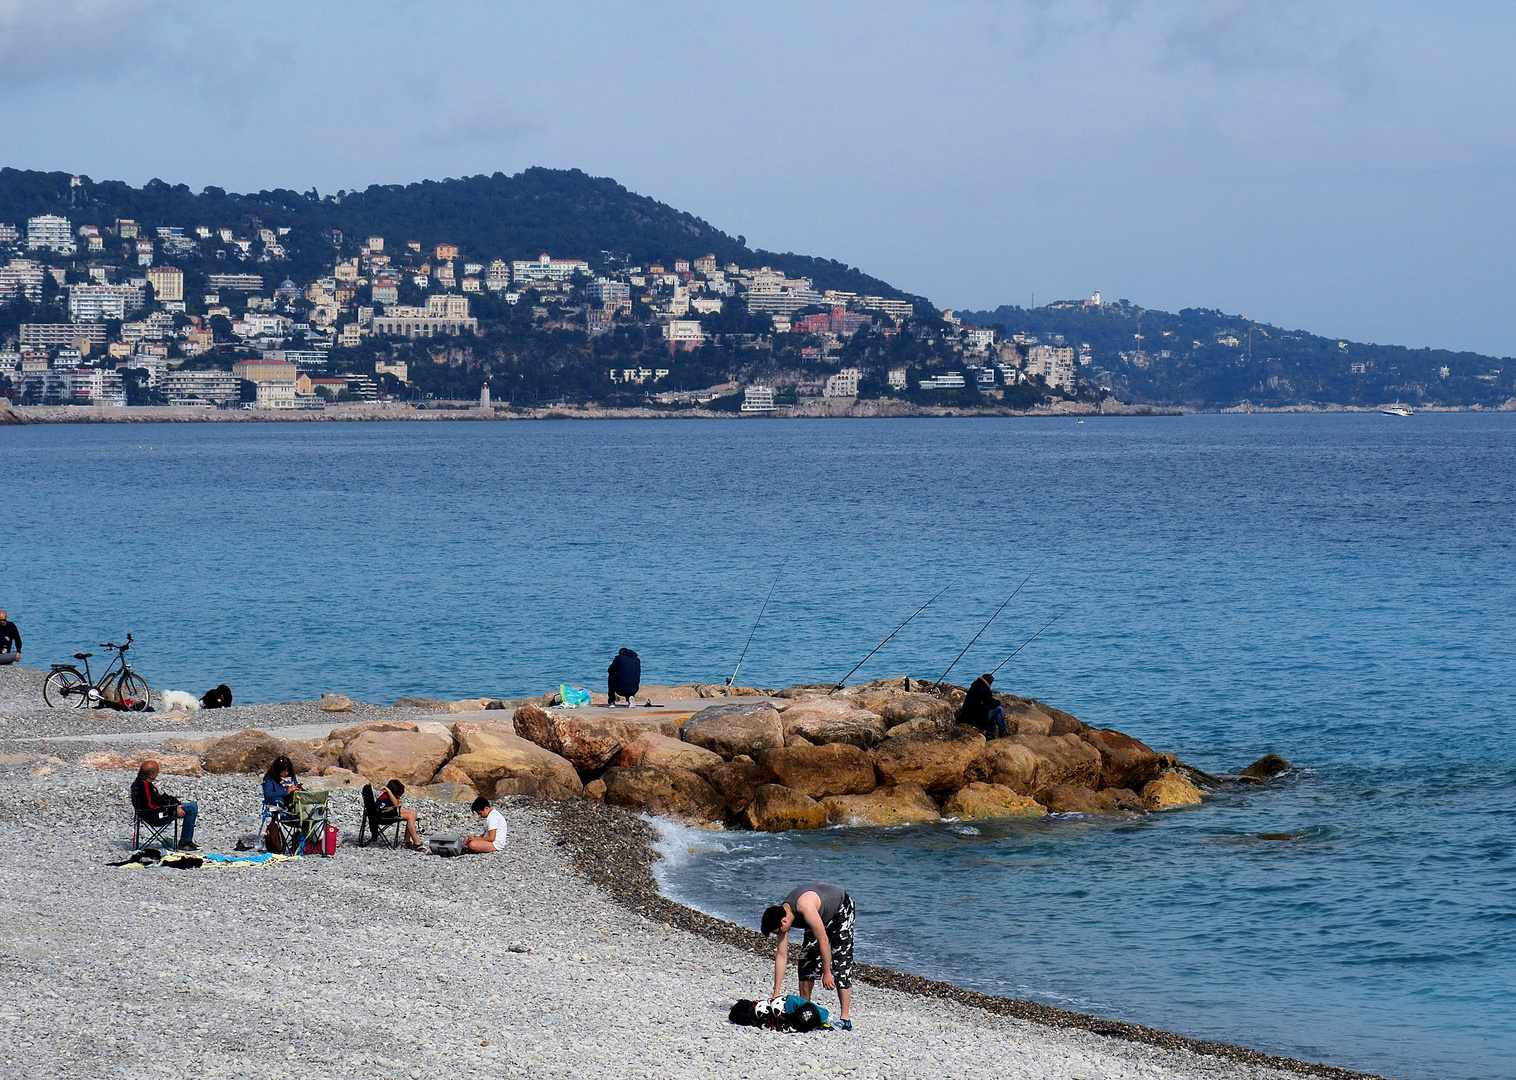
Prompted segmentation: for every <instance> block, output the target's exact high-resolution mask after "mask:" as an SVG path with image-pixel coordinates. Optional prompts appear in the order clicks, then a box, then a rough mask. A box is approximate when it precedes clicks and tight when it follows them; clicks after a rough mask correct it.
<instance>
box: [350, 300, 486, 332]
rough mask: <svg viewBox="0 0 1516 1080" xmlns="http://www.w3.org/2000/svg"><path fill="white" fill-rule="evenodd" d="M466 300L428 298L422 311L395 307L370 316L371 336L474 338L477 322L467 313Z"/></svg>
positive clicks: (413, 308)
mask: <svg viewBox="0 0 1516 1080" xmlns="http://www.w3.org/2000/svg"><path fill="white" fill-rule="evenodd" d="M468 304H469V301H468V297H466V296H459V295H444V296H432V297H428V298H427V302H426V307H424V308H423V307H413V306H411V305H408V304H396V305H394V306H393V307H390V308H388V309H387V310H386V311H385V313H384V314H383V315H382V316H380V315H376V316H374V321H373V332H374V333H375V334H377V335H379V336H381V337H405V338H432V337H442V336H449V335H451V336H457V335H459V334H477V333H478V332H479V320H478V319H475V318H473V317H471V316H470V315H469V313H468Z"/></svg>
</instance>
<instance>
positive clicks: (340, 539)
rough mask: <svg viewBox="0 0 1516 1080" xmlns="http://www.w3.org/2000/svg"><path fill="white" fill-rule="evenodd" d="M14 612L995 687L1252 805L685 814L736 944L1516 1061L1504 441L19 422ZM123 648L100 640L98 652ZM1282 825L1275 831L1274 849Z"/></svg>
mask: <svg viewBox="0 0 1516 1080" xmlns="http://www.w3.org/2000/svg"><path fill="white" fill-rule="evenodd" d="M0 455H3V457H0V460H3V466H0V568H3V569H0V574H3V576H0V607H4V608H6V609H8V610H9V612H10V614H11V617H12V618H13V619H14V620H15V621H16V622H17V623H18V624H19V625H20V627H21V629H22V631H23V633H24V634H25V637H26V660H27V662H29V663H31V664H35V665H38V666H45V665H46V664H47V663H48V662H49V661H54V660H63V659H65V658H67V657H68V655H69V654H70V653H72V652H74V651H75V650H76V649H83V648H86V647H89V646H92V645H94V644H97V643H98V642H101V641H105V640H108V639H112V638H115V639H119V638H120V637H121V636H122V635H123V634H125V633H126V632H127V631H132V632H133V633H134V634H136V636H137V640H138V642H139V644H140V650H139V652H138V654H137V657H136V661H137V664H138V666H139V668H140V670H142V672H143V673H144V674H145V675H146V676H147V677H148V679H149V681H150V682H151V683H152V685H153V686H155V687H159V688H169V689H185V690H191V691H196V692H200V691H203V690H205V689H206V688H208V687H210V686H213V685H215V684H216V683H218V682H223V681H224V682H227V683H229V684H230V685H231V687H232V689H233V691H234V692H235V693H236V695H237V697H238V699H239V700H246V701H256V700H280V699H288V698H310V697H314V696H315V695H316V694H318V693H319V692H320V691H323V690H335V691H341V692H344V693H347V694H350V695H352V696H353V697H355V698H359V699H362V700H366V701H376V702H388V701H392V700H394V699H395V698H397V697H400V696H403V695H407V694H427V695H441V696H453V697H462V696H465V695H467V696H474V695H480V694H494V695H514V694H522V693H540V692H542V691H543V690H545V689H547V688H548V687H549V686H555V685H556V684H557V683H559V682H563V681H572V682H576V683H579V684H581V685H598V684H599V681H600V680H601V679H602V678H603V674H602V673H603V671H604V669H605V665H606V663H607V662H608V660H609V658H610V656H611V655H612V654H613V653H614V652H615V650H616V648H617V647H619V646H622V645H630V646H631V647H633V648H635V649H637V650H638V651H639V652H640V653H641V654H642V657H643V664H644V673H645V674H644V678H645V681H647V682H649V683H653V682H675V681H681V680H686V679H700V680H708V681H719V680H720V679H721V678H723V677H724V676H725V675H727V674H729V673H730V672H731V669H732V666H733V665H734V664H735V663H736V661H737V656H738V653H739V652H740V651H741V649H742V645H743V642H744V640H745V639H746V638H747V635H748V632H749V630H750V629H751V626H752V620H753V618H754V616H755V615H756V614H757V611H758V607H759V605H760V604H761V602H762V599H763V596H764V594H765V592H767V590H768V588H769V586H770V585H771V584H772V583H773V582H774V580H775V577H776V575H777V577H778V588H777V591H776V592H775V595H774V600H773V602H772V604H771V605H770V607H769V611H768V614H767V615H766V616H765V617H764V620H763V622H762V624H761V625H760V626H759V628H758V631H757V634H756V636H755V637H754V639H753V643H752V648H751V650H750V652H749V653H748V656H747V660H746V663H745V664H744V667H743V671H742V679H741V681H743V682H748V683H756V684H758V685H771V686H777V685H784V684H787V683H791V682H798V681H813V680H828V679H836V678H838V677H840V676H841V675H842V673H843V672H844V671H846V670H847V669H848V668H849V667H850V666H852V664H853V663H854V662H855V661H856V660H857V659H858V658H860V657H861V656H862V655H863V654H864V653H865V652H867V651H868V649H870V648H871V647H872V646H873V645H874V644H876V643H877V641H878V639H879V638H882V637H883V636H884V635H885V633H887V632H888V631H889V630H890V629H891V628H892V627H893V626H894V625H895V624H897V623H898V622H899V621H900V620H901V619H903V618H904V617H905V616H906V615H907V614H909V612H910V611H911V610H913V609H914V608H915V607H917V606H918V605H919V604H920V603H921V602H922V601H924V600H925V599H926V597H928V596H930V595H931V594H932V593H933V592H935V591H936V590H937V589H939V588H941V587H942V586H944V585H947V584H948V583H950V582H956V584H954V585H953V587H952V588H951V589H950V590H949V591H948V593H947V594H946V595H945V596H944V597H943V599H942V600H941V601H939V602H938V604H936V605H934V606H933V607H932V608H929V609H928V610H927V612H926V613H925V614H923V615H922V616H921V618H919V619H918V620H917V621H916V622H915V623H913V624H912V625H911V626H910V627H909V628H908V629H907V630H906V632H905V633H902V634H901V635H900V636H899V637H898V638H897V639H896V640H895V641H893V642H891V643H890V645H889V646H888V647H887V648H886V649H885V650H884V651H883V652H881V653H880V654H879V655H878V656H877V657H875V659H874V660H872V661H871V662H870V663H869V665H868V666H867V667H866V668H865V669H864V670H863V671H861V672H860V673H859V674H858V676H856V679H857V680H860V681H861V680H864V679H868V678H875V677H881V676H885V675H893V674H901V673H910V674H912V675H915V676H917V677H929V678H930V677H936V676H937V675H939V674H940V673H941V671H942V669H943V668H944V667H945V666H946V665H947V662H948V660H950V659H951V658H952V656H953V655H954V654H955V653H956V652H957V651H958V649H959V648H961V647H962V645H963V643H964V642H965V641H966V640H967V639H968V637H969V636H970V635H971V634H972V633H973V631H974V630H975V629H977V628H978V625H979V623H980V622H982V620H983V619H985V618H986V617H988V615H989V614H990V612H991V611H992V610H993V609H994V607H995V606H996V605H998V604H999V603H1000V602H1001V600H1003V599H1004V597H1005V595H1006V594H1007V593H1009V592H1010V590H1011V589H1012V588H1013V587H1014V586H1015V584H1016V582H1017V581H1019V580H1020V579H1021V577H1022V576H1023V575H1024V574H1025V573H1026V572H1027V571H1028V570H1030V569H1031V568H1032V567H1033V566H1034V565H1036V564H1037V563H1038V561H1039V560H1040V559H1042V557H1043V556H1044V555H1047V556H1048V558H1047V561H1046V562H1045V563H1044V564H1043V565H1042V567H1041V569H1040V570H1039V571H1038V573H1037V574H1036V576H1034V577H1033V579H1032V582H1031V584H1029V585H1028V586H1027V588H1026V590H1025V591H1024V592H1023V593H1022V595H1021V596H1019V597H1018V598H1017V599H1016V600H1015V602H1013V603H1012V604H1011V605H1010V606H1009V607H1008V608H1007V609H1006V612H1005V614H1004V615H1003V616H1001V618H1000V620H999V621H997V622H996V624H995V625H994V626H992V627H991V629H990V630H989V631H988V632H987V633H986V634H985V635H984V637H983V638H981V639H980V642H979V644H978V645H976V646H975V648H974V650H973V651H972V652H971V653H970V654H969V656H968V657H967V658H966V659H965V661H964V662H963V664H962V665H961V666H960V667H959V668H958V669H957V670H955V672H954V679H955V681H962V682H967V681H968V680H969V679H970V678H971V677H972V676H973V675H975V674H977V673H979V672H980V671H983V670H987V669H988V668H990V667H993V666H994V665H995V664H996V663H998V662H999V661H1000V660H1001V659H1002V658H1004V656H1005V655H1006V654H1007V653H1009V652H1010V650H1011V649H1012V648H1014V647H1015V645H1017V644H1019V643H1020V642H1021V641H1022V640H1023V639H1024V638H1025V637H1026V636H1027V635H1028V634H1030V633H1031V632H1032V631H1033V630H1034V629H1035V628H1036V627H1037V626H1039V625H1041V623H1042V622H1043V621H1044V620H1045V619H1046V618H1047V617H1048V616H1049V615H1050V614H1052V613H1053V612H1056V611H1058V610H1061V609H1064V608H1066V609H1067V613H1066V614H1065V616H1064V617H1063V618H1062V620H1061V621H1060V622H1058V623H1057V624H1056V625H1055V626H1054V627H1053V628H1052V629H1051V630H1049V631H1048V633H1047V634H1046V635H1044V636H1043V637H1042V638H1040V639H1039V640H1038V641H1037V642H1035V643H1034V644H1033V645H1032V646H1031V647H1030V648H1028V649H1027V650H1026V651H1025V652H1024V653H1022V654H1021V656H1019V657H1017V658H1016V660H1014V661H1013V662H1012V663H1011V664H1010V665H1008V666H1007V668H1006V669H1005V670H1004V671H1003V672H1002V675H1001V677H1000V679H999V681H997V687H1000V688H1003V689H1006V690H1010V691H1013V692H1015V693H1019V694H1023V695H1028V696H1036V697H1038V698H1041V699H1043V700H1046V701H1050V702H1052V703H1054V704H1056V705H1058V706H1060V707H1062V708H1065V709H1067V710H1069V711H1070V712H1073V713H1075V714H1076V715H1078V716H1080V717H1081V718H1083V719H1085V720H1087V721H1090V722H1091V723H1094V724H1097V725H1102V726H1114V727H1118V728H1120V729H1121V730H1123V731H1126V732H1129V733H1131V734H1133V735H1136V736H1138V737H1139V738H1142V739H1144V740H1146V741H1147V742H1149V743H1151V744H1152V745H1154V746H1156V747H1159V748H1160V749H1166V750H1172V751H1174V752H1176V753H1178V754H1179V755H1180V756H1182V757H1183V758H1185V759H1186V760H1188V761H1190V762H1192V763H1193V764H1195V765H1198V766H1200V767H1202V768H1205V769H1210V770H1227V769H1235V768H1238V767H1240V766H1242V765H1245V764H1246V763H1248V762H1249V761H1252V760H1253V759H1254V758H1256V757H1258V756H1259V755H1261V754H1263V753H1264V752H1266V751H1275V752H1278V753H1280V754H1282V755H1284V756H1285V757H1286V758H1288V759H1289V760H1290V761H1292V762H1295V763H1296V764H1298V765H1300V766H1301V767H1302V768H1301V771H1300V773H1299V774H1298V775H1296V776H1295V777H1294V778H1292V779H1291V780H1289V781H1287V782H1285V783H1283V784H1281V785H1279V786H1277V787H1275V788H1272V789H1270V790H1267V791H1262V792H1256V793H1252V794H1247V795H1228V796H1224V797H1222V798H1219V799H1216V800H1213V801H1211V802H1210V803H1208V804H1207V805H1206V806H1205V807H1204V808H1203V809H1200V810H1195V811H1186V812H1176V813H1170V814H1165V815H1162V816H1155V817H1152V818H1148V819H1144V820H1140V821H1121V822H1096V821H1087V820H1081V819H1077V818H1073V819H1063V820H1045V821H1039V822H1034V823H1017V824H1006V825H983V824H981V825H978V826H975V827H973V828H970V827H966V826H963V825H957V824H952V823H946V824H943V825H942V826H939V827H928V828H917V829H909V830H899V831H887V830H886V831H876V830H826V831H823V832H820V833H812V834H806V835H794V836H783V837H755V836H751V835H747V834H724V835H723V834H717V835H715V836H714V837H710V836H708V835H697V834H693V833H681V832H677V831H674V832H671V833H670V834H669V837H668V841H667V844H666V847H667V848H668V851H669V853H670V855H671V856H672V861H671V862H670V863H669V864H668V865H667V866H666V868H665V872H664V879H665V880H664V884H665V887H666V888H667V889H668V890H669V891H670V892H671V893H672V894H673V895H675V896H677V897H679V898H681V899H683V900H686V901H687V902H690V903H692V904H694V905H696V906H698V907H701V908H704V909H706V910H709V911H712V912H716V913H719V914H722V915H725V916H729V917H732V918H734V919H739V920H741V921H743V922H747V923H756V920H757V916H758V912H759V909H760V908H761V907H762V906H763V904H765V903H767V902H770V901H771V900H772V898H775V897H777V896H779V895H781V894H782V893H783V892H784V891H785V890H786V889H787V888H788V887H789V886H790V885H791V884H793V883H794V882H797V881H800V880H803V879H806V878H811V877H823V878H829V879H834V880H837V881H839V882H842V883H844V884H846V885H847V886H848V888H849V889H850V891H851V892H852V894H853V896H854V898H855V900H856V901H857V902H858V906H859V950H860V956H861V958H864V959H867V960H870V961H873V962H877V963H883V964H888V965H893V966H898V967H902V968H906V969H909V970H914V971H921V972H923V973H927V974H931V975H935V976H940V977H943V978H947V979H950V980H952V981H955V982H958V983H961V984H963V985H967V986H971V987H975V988H978V989H983V990H986V991H990V992H994V993H1002V994H1011V995H1015V996H1024V997H1031V998H1036V999H1038V1000H1042V1001H1047V1002H1051V1003H1054V1004H1058V1005H1063V1006H1067V1007H1071V1008H1075V1009H1080V1010H1084V1011H1090V1012H1096V1013H1100V1014H1102V1015H1107V1016H1112V1017H1118V1018H1122V1019H1128V1020H1133V1021H1139V1022H1142V1023H1147V1024H1152V1025H1155V1026H1159V1027H1163V1028H1167V1029H1171V1030H1175V1031H1180V1032H1184V1033H1186V1034H1190V1035H1195V1036H1204V1037H1210V1038H1216V1039H1222V1040H1226V1041H1230V1042H1239V1043H1243V1044H1246V1045H1249V1046H1254V1047H1257V1048H1260V1049H1264V1050H1269V1051H1273V1052H1276V1053H1284V1054H1289V1055H1292V1056H1298V1057H1304V1058H1308V1059H1317V1060H1326V1061H1330V1062H1333V1063H1337V1064H1341V1065H1346V1066H1351V1067H1355V1068H1361V1069H1367V1070H1372V1071H1382V1072H1385V1073H1389V1074H1393V1075H1398V1076H1407V1077H1439V1078H1443V1077H1446V1078H1453V1077H1513V1076H1516V1064H1513V1059H1512V1055H1511V1049H1512V1047H1513V1046H1516V745H1513V739H1512V718H1513V715H1516V656H1513V642H1516V551H1513V545H1512V541H1513V536H1512V527H1513V524H1516V415H1511V414H1505V415H1443V416H1437V415H1423V416H1416V417H1414V418H1412V419H1409V420H1402V419H1395V418H1390V417H1384V416H1378V415H1369V416H1227V417H1185V418H1173V419H1100V420H1090V421H1089V422H1087V423H1083V424H1077V423H1075V422H1074V421H1073V420H1037V421H998V420H948V421H925V420H911V421H898V422H897V421H832V422H824V421H823V422H818V421H802V422H787V421H773V422H741V421H729V422H709V423H703V422H677V423H670V422H603V423H519V424H514V423H513V424H506V423H497V424H482V423H459V424H444V423H425V424H422V423H411V424H393V425H390V424H352V425H348V424H288V425H284V424H279V425H220V424H204V425H183V426H162V427H157V426H154V427H147V426H142V427H138V426H130V427H128V426H100V427H86V426H69V427H40V426H39V427H25V428H0ZM96 651H98V650H96ZM1263 833H1286V834H1290V835H1291V836H1293V837H1294V839H1290V840H1262V839H1260V838H1259V835H1260V834H1263Z"/></svg>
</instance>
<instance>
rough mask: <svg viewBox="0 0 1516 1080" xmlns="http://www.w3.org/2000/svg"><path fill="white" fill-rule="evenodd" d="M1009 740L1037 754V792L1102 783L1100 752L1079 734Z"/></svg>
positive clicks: (1021, 736)
mask: <svg viewBox="0 0 1516 1080" xmlns="http://www.w3.org/2000/svg"><path fill="white" fill-rule="evenodd" d="M1000 741H1001V740H999V739H997V740H996V742H1000ZM1010 741H1012V742H1015V743H1019V744H1020V745H1022V746H1025V747H1026V748H1027V749H1029V750H1031V751H1032V753H1034V754H1036V755H1037V780H1036V788H1037V790H1038V791H1040V790H1042V789H1043V788H1049V787H1055V786H1057V785H1059V784H1072V785H1075V786H1077V787H1085V788H1091V789H1094V788H1098V787H1099V786H1100V751H1099V750H1096V749H1095V748H1094V747H1093V746H1091V745H1090V744H1089V743H1087V742H1085V741H1084V740H1083V739H1081V738H1080V737H1079V736H1078V735H1073V734H1069V735H1012V736H1010ZM1037 801H1038V802H1041V801H1042V800H1041V799H1038V800H1037Z"/></svg>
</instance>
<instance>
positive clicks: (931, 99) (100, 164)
mask: <svg viewBox="0 0 1516 1080" xmlns="http://www.w3.org/2000/svg"><path fill="white" fill-rule="evenodd" d="M1513 45H1516V5H1513V4H1510V3H1496V2H1474V0H1469V2H1460V0H1444V2H1442V3H1438V4H1429V3H1414V4H1413V3H1402V2H1398V0H1379V2H1375V3H1371V2H1357V0H1341V2H1338V3H1322V2H1315V0H1168V2H1156V0H1006V2H1003V3H967V2H965V3H951V2H933V3H926V2H921V3H891V2H881V0H871V2H869V3H856V4H854V3H825V2H815V0H811V2H807V3H795V4H743V5H738V4H712V3H710V2H709V0H707V2H704V3H682V2H677V0H675V2H659V3H646V4H618V3H613V2H610V0H605V2H599V3H583V4H581V3H573V2H562V0H560V2H556V3H552V4H542V3H540V2H539V3H533V4H520V5H517V4H509V3H450V4H445V5H442V4H422V3H406V4H399V3H395V4H389V3H376V2H366V3H362V4H356V3H354V4H343V3H328V4H321V5H316V4H311V3H308V2H307V3H301V4H288V3H277V2H263V3H258V4H251V3H246V4H240V5H232V4H214V5H204V4H188V3H180V2H178V0H158V2H156V3H135V2H125V0H49V2H48V3H46V4H38V3H35V2H30V0H0V146H3V147H4V149H3V151H0V164H6V165H10V166H14V167H17V168H32V169H46V170H66V171H70V172H78V173H84V174H87V175H89V176H91V177H92V178H94V179H96V180H103V179H118V180H126V181H128V182H130V183H133V184H141V183H143V182H145V181H147V180H149V179H152V178H153V177H158V178H160V179H163V180H166V181H168V182H170V183H186V184H189V185H190V186H191V187H192V188H195V189H196V190H199V189H200V188H202V187H205V186H207V185H217V186H220V187H224V188H227V189H228V190H234V191H247V190H257V189H259V188H271V187H285V188H294V189H297V190H301V191H304V190H308V189H310V188H311V187H315V188H317V189H318V190H319V191H321V192H323V193H328V192H333V191H337V190H341V189H353V188H362V187H365V186H367V185H368V184H371V183H404V182H409V181H415V180H421V179H442V178H445V177H454V176H464V175H471V174H475V173H493V172H497V171H499V172H505V173H515V172H519V171H520V170H522V169H524V168H527V167H530V166H533V165H543V166H549V167H556V168H579V169H583V170H585V171H586V172H589V173H591V174H594V175H599V176H610V177H614V178H615V179H616V180H618V181H619V182H621V183H623V184H625V185H626V186H627V187H628V188H630V189H631V190H633V191H636V192H638V193H640V194H643V195H648V196H651V197H653V198H656V199H658V200H660V201H663V202H666V203H669V204H670V205H672V206H675V207H677V208H679V209H681V210H687V211H689V212H691V213H693V214H696V215H698V216H700V217H702V218H704V219H705V220H707V221H709V222H711V223H712V224H713V225H715V226H717V227H718V228H721V229H723V230H725V231H726V232H728V233H731V234H732V235H738V234H741V235H744V236H746V237H747V239H748V242H749V243H750V244H752V245H754V246H757V247H764V248H768V249H771V250H779V251H796V252H802V253H805V254H812V255H821V256H825V257H828V258H836V259H841V260H843V261H844V262H847V263H850V264H852V265H855V266H859V267H861V268H862V269H864V270H866V271H868V272H870V273H873V274H875V275H877V276H879V277H882V278H884V279H885V280H887V281H889V282H891V283H892V284H894V285H896V286H898V287H900V288H902V289H906V290H908V291H911V292H914V293H920V294H923V295H925V296H928V297H930V298H931V299H932V300H933V302H935V303H936V304H938V305H939V306H944V307H952V308H959V309H979V308H990V307H995V306H997V305H999V304H1002V303H1012V304H1021V305H1026V304H1029V303H1031V302H1033V300H1034V299H1035V301H1036V302H1037V303H1038V304H1042V303H1047V302H1048V301H1051V300H1054V299H1063V298H1072V297H1082V296H1086V295H1088V294H1089V293H1090V292H1091V291H1093V290H1096V289H1098V290H1100V291H1101V292H1102V294H1103V295H1104V296H1105V297H1106V298H1107V299H1117V298H1128V299H1130V300H1131V301H1132V302H1133V303H1138V304H1141V305H1143V306H1146V307H1155V308H1166V309H1170V310H1174V309H1178V308H1181V307H1214V308H1220V309H1223V310H1225V311H1227V312H1230V313H1235V314H1240V315H1245V316H1247V317H1249V318H1253V319H1258V320H1262V321H1266V322H1271V323H1275V324H1278V325H1282V326H1285V327H1288V328H1300V329H1307V330H1312V331H1315V332H1318V333H1322V334H1326V335H1333V336H1339V337H1344V338H1351V339H1355V340H1363V341H1374V342H1383V343H1398V344H1405V345H1410V346H1413V347H1421V346H1434V347H1442V348H1454V349H1472V350H1476V351H1479V352H1485V353H1493V354H1495V355H1500V356H1508V355H1516V325H1513V323H1512V320H1511V318H1510V315H1511V308H1512V305H1511V297H1512V295H1513V292H1516V257H1513V256H1516V229H1513V205H1516V202H1513V196H1516V153H1513V142H1516V63H1513V62H1512V59H1511V56H1512V52H1513ZM554 254H557V253H554ZM563 254H565V255H574V254H579V253H575V252H565V253H563ZM695 254H699V253H695Z"/></svg>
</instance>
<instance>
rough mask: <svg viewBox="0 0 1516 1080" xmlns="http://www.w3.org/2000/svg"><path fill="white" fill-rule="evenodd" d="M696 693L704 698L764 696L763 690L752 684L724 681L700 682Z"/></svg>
mask: <svg viewBox="0 0 1516 1080" xmlns="http://www.w3.org/2000/svg"><path fill="white" fill-rule="evenodd" d="M695 693H696V694H697V695H699V696H700V697H703V698H725V697H762V696H763V691H762V690H758V689H756V688H754V687H751V686H727V685H725V684H724V683H700V684H697V685H696V687H695Z"/></svg>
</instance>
